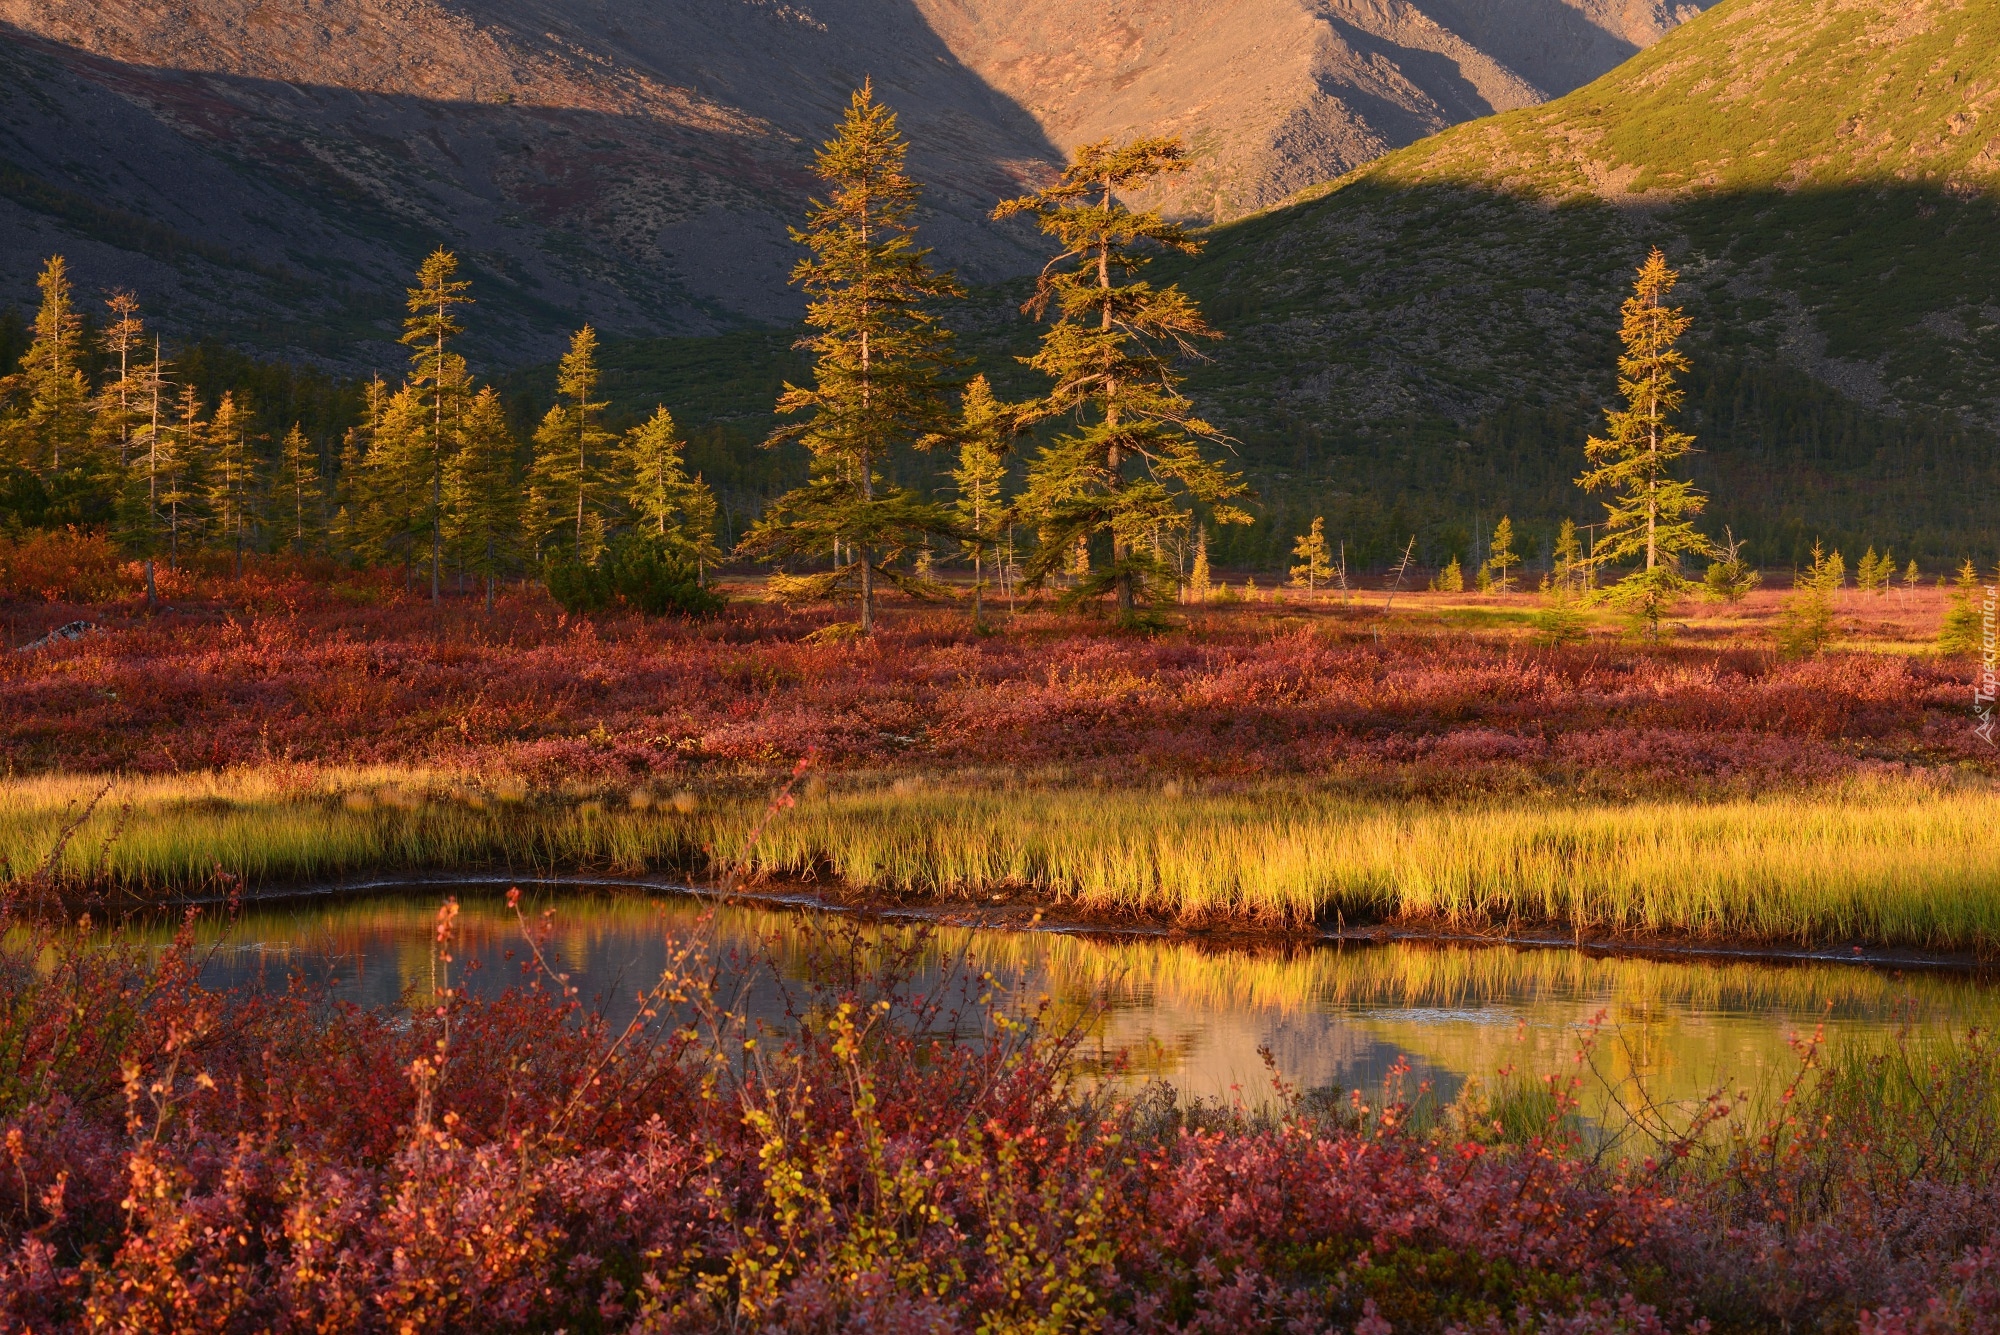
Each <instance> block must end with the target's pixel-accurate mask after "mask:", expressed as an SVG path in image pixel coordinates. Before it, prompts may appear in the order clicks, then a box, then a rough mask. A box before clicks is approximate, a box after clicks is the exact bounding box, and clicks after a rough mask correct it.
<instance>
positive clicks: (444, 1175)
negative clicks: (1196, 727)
mask: <svg viewBox="0 0 2000 1335" xmlns="http://www.w3.org/2000/svg"><path fill="white" fill-rule="evenodd" d="M450 926H451V916H450V912H449V908H448V909H447V912H446V913H445V914H443V915H441V917H440V933H439V940H440V943H441V954H440V962H441V963H442V964H444V965H445V966H446V967H447V969H448V968H449V960H448V952H449V947H450ZM18 939H19V938H16V940H17V942H18ZM836 944H838V943H836ZM37 945H38V946H39V947H45V948H46V949H48V950H49V951H50V952H52V954H53V956H54V958H55V961H56V968H57V970H58V972H59V973H60V974H61V975H62V976H63V977H65V978H69V979H71V980H76V981H73V982H72V984H71V985H69V986H68V987H67V988H42V987H39V986H37V985H36V984H35V983H33V982H32V981H30V975H29V974H28V973H26V972H23V971H24V970H27V969H30V968H32V967H33V966H32V964H31V962H30V959H31V956H30V955H29V954H24V953H22V948H21V947H19V946H18V944H17V946H16V947H15V948H13V949H12V950H10V952H9V953H8V954H7V956H6V958H5V960H4V963H5V965H6V968H7V969H8V971H9V972H8V973H7V974H6V982H7V986H8V989H9V990H8V993H7V999H8V1002H9V1004H8V1005H7V1006H6V1007H5V1008H4V1009H0V1050H5V1051H8V1052H10V1053H21V1054H24V1057H23V1059H22V1060H21V1061H19V1062H18V1063H15V1065H16V1066H17V1067H18V1076H17V1078H16V1082H15V1083H14V1084H11V1085H9V1086H8V1087H7V1091H6V1093H5V1095H4V1096H0V1158H4V1160H5V1162H4V1163H0V1176H4V1178H5V1180H6V1182H7V1184H8V1185H7V1187H6V1189H5V1190H4V1191H0V1326H4V1328H6V1329H10V1330H12V1329H33V1330H38V1331H55V1330H70V1329H75V1330H81V1329H86V1328H88V1329H118V1330H123V1331H137V1332H143V1331H162V1332H166V1331H174V1332H183V1331H202V1330H214V1331H237V1330H243V1331H249V1330H259V1331H262V1330H274V1331H293V1330H298V1331H305V1330H312V1331H327V1330H371V1329H383V1330H416V1331H429V1330H440V1331H441V1330H452V1329H480V1330H494V1331H497V1330H544V1329H553V1328H558V1327H561V1328H566V1329H572V1330H574V1329H620V1330H633V1331H685V1330H713V1329H723V1328H730V1329H738V1328H746V1327H754V1328H756V1329H760V1330H778V1331H806V1330H813V1331H822V1330H854V1331H863V1330H865V1331H880V1330H890V1331H894V1330H904V1329H911V1330H918V1329H921V1330H926V1331H953V1330H968V1331H969V1330H973V1329H993V1328H1000V1327H1006V1328H1011V1329H1026V1328H1034V1329H1049V1330H1054V1329H1067V1328H1088V1327H1098V1328H1102V1329H1104V1330H1106V1331H1113V1332H1126V1331H1130V1332H1139V1331H1148V1332H1151V1331H1180V1332H1229V1335H1249V1333H1250V1332H1257V1331H1271V1332H1279V1331H1285V1332H1290V1331H1298V1330H1335V1329H1337V1330H1354V1331H1364V1332H1370V1333H1371V1335H1383V1333H1384V1332H1389V1331H1445V1330H1455V1331H1456V1330H1463V1331H1490V1332H1496V1333H1497V1332H1519V1331H1529V1330H1543V1331H1559V1332H1576V1333H1577V1335H1586V1333H1595V1332H1613V1331H1622V1332H1659V1331H1665V1330H1668V1329H1684V1328H1700V1324H1701V1323H1703V1322H1704V1321H1705V1320H1707V1319H1710V1318H1713V1319H1716V1320H1718V1321H1720V1322H1722V1323H1723V1324H1724V1325H1726V1326H1728V1327H1731V1328H1749V1327H1758V1328H1763V1327H1770V1328H1779V1327H1789V1328H1808V1327H1810V1328H1823V1327H1825V1326H1827V1325H1833V1326H1837V1327H1838V1326H1849V1327H1851V1326H1852V1325H1853V1324H1854V1323H1855V1322H1857V1321H1859V1322H1861V1323H1862V1325H1863V1327H1864V1328H1865V1329H1869V1330H1872V1331H1878V1332H1882V1335H1889V1333H1890V1332H1896V1333H1898V1335H1900V1333H1901V1332H1916V1331H1925V1332H1929V1331H1938V1330H1953V1331H1969V1330H1982V1329H1991V1328H1992V1326H1991V1322H1992V1318H1993V1316H1994V1312H1995V1293H1996V1286H1995V1284H1994V1275H1995V1273H1996V1265H1995V1261H1994V1258H1995V1256H1996V1254H2000V1253H1996V1250H1995V1248H1996V1245H2000V1190H1996V1171H1995V1170H1996V1158H2000V1150H1996V1145H1995V1137H1994V1134H1993V1133H1994V1131H1995V1120H1994V1115H1993V1107H1994V1100H1995V1096H1996V1092H1997V1091H2000V1058H1996V1054H1995V1053H1994V1051H1993V1049H1992V1048H1991V1047H1990V1046H1982V1045H1981V1044H1980V1043H1979V1042H1978V1041H1976V1040H1975V1041H1974V1042H1973V1043H1971V1044H1970V1045H1964V1046H1960V1047H1958V1048H1956V1049H1953V1050H1952V1051H1953V1054H1954V1055H1951V1056H1949V1057H1947V1058H1942V1059H1941V1058H1939V1057H1938V1056H1937V1055H1936V1053H1935V1052H1934V1051H1933V1050H1930V1049H1926V1050H1924V1051H1922V1052H1918V1051H1916V1050H1906V1051H1903V1052H1901V1053H1900V1055H1898V1054H1890V1055H1888V1056H1885V1057H1883V1058H1881V1059H1880V1060H1882V1061H1886V1062H1890V1063H1892V1066H1891V1067H1886V1068H1885V1067H1881V1066H1875V1067H1869V1068H1865V1069H1863V1068H1842V1069H1841V1070H1839V1071H1834V1072H1829V1073H1827V1074H1825V1075H1824V1076H1822V1077H1820V1078H1817V1079H1815V1080H1805V1081H1802V1082H1801V1084H1800V1085H1799V1086H1798V1088H1797V1091H1796V1094H1797V1097H1795V1098H1788V1099H1787V1101H1786V1103H1785V1105H1784V1108H1783V1110H1782V1111H1781V1112H1780V1113H1779V1115H1778V1116H1777V1117H1776V1118H1775V1119H1774V1120H1772V1121H1771V1122H1770V1123H1769V1124H1767V1125H1765V1124H1754V1125H1750V1126H1747V1127H1746V1128H1745V1129H1744V1130H1743V1132H1742V1134H1740V1135H1738V1136H1737V1137H1736V1138H1734V1139H1728V1138H1725V1139H1724V1140H1723V1141H1722V1142H1721V1144H1722V1147H1723V1148H1722V1152H1721V1153H1720V1154H1718V1155H1715V1156H1713V1157H1703V1156H1702V1155H1701V1154H1699V1153H1693V1154H1683V1153H1680V1152H1678V1151H1679V1150H1682V1149H1694V1148H1695V1146H1694V1145H1693V1144H1689V1145H1687V1146H1680V1147H1675V1149H1676V1152H1675V1153H1672V1154H1669V1155H1667V1156H1666V1158H1665V1159H1664V1160H1663V1161H1662V1166H1657V1167H1656V1166H1655V1165H1653V1164H1651V1163H1635V1164H1627V1165H1623V1166H1619V1165H1614V1164H1606V1163H1600V1162H1598V1161H1597V1160H1595V1159H1594V1158H1593V1157H1592V1156H1590V1155H1588V1154H1586V1153H1583V1152H1581V1149H1582V1147H1581V1146H1580V1144H1579V1143H1578V1142H1577V1141H1576V1139H1575V1138H1574V1137H1573V1136H1571V1135H1569V1134H1568V1133H1565V1132H1563V1131H1562V1130H1561V1127H1562V1125H1563V1124H1562V1123H1561V1122H1560V1120H1557V1121H1552V1122H1551V1123H1550V1124H1549V1129H1548V1131H1547V1132H1546V1133H1545V1134H1543V1135H1542V1136H1539V1137H1536V1138H1533V1139H1530V1140H1528V1141H1527V1142H1525V1143H1515V1144H1498V1145H1495V1144H1487V1143H1471V1142H1466V1141H1459V1140H1456V1139H1454V1138H1452V1137H1451V1136H1450V1135H1447V1134H1444V1133H1442V1132H1432V1131H1425V1130H1423V1129H1421V1128H1420V1127H1419V1126H1417V1125H1416V1124H1415V1123H1413V1122H1412V1121H1411V1120H1410V1119H1409V1118H1408V1116H1407V1113H1408V1109H1406V1108H1404V1107H1402V1106H1401V1105H1400V1104H1398V1103H1396V1102H1394V1101H1393V1099H1392V1100H1388V1101H1385V1103H1384V1105H1383V1106H1381V1107H1379V1108H1375V1109H1367V1108H1364V1107H1362V1106H1361V1104H1360V1101H1359V1100H1358V1099H1357V1100H1356V1106H1355V1108H1354V1109H1352V1110H1349V1111H1347V1112H1340V1113H1332V1112H1312V1111H1309V1110H1308V1109H1306V1108H1305V1107H1304V1106H1301V1107H1300V1108H1297V1109H1295V1110H1294V1111H1293V1112H1291V1113H1290V1114H1289V1115H1286V1116H1285V1117H1283V1118H1280V1119H1277V1120H1268V1119H1259V1118H1252V1117H1248V1116H1246V1115H1244V1114H1242V1113H1240V1112H1237V1113H1233V1114H1227V1113H1226V1114H1221V1115H1217V1114H1215V1113H1212V1112H1211V1113H1210V1114H1207V1115H1205V1122H1204V1125H1205V1127H1206V1129H1201V1128H1200V1127H1196V1126H1190V1127H1183V1126H1182V1125H1181V1124H1180V1117H1179V1115H1178V1114H1174V1115H1172V1116H1165V1117H1163V1114H1162V1108H1163V1105H1161V1104H1159V1103H1158V1102H1157V1101H1151V1102H1149V1101H1143V1100H1142V1101H1141V1102H1139V1103H1138V1104H1134V1105H1121V1104H1113V1103H1108V1102H1105V1101H1102V1100H1100V1099H1095V1098H1090V1097H1085V1096H1083V1095H1082V1094H1081V1093H1080V1092H1079V1091H1078V1090H1077V1089H1075V1088H1073V1087H1072V1086H1071V1085H1070V1084H1069V1083H1068V1078H1067V1074H1066V1073H1067V1070H1068V1067H1067V1054H1068V1049H1067V1047H1066V1045H1065V1044H1064V1043H1063V1042H1062V1041H1061V1040H1060V1039H1059V1038H1058V1037H1055V1036H1051V1035H1047V1034H1043V1035H1034V1034H1023V1033H1021V1032H1020V1031H1018V1030H1012V1029H1008V1028H1005V1027H1000V1026H996V1025H993V1024H989V1025H988V1027H987V1028H986V1030H985V1031H984V1036H983V1037H977V1038H974V1039H972V1040H970V1041H959V1040H954V1039H950V1038H944V1037H938V1036H937V1035H938V1034H939V1033H940V1032H943V1033H950V1032H953V1031H954V1027H953V1026H945V1027H944V1028H943V1029H942V1030H940V1028H939V1027H938V1024H937V1021H938V1018H939V1016H940V1014H941V1012H942V1010H943V1008H944V1007H946V1006H948V1005H952V1004H955V1001H956V1000H957V999H960V998H961V997H962V994H956V993H951V992H949V991H948V990H945V989H940V990H939V991H935V992H931V993H927V994H926V993H914V992H911V991H909V990H908V989H904V988H898V987H896V986H894V985H893V984H880V985H878V984H877V983H876V982H875V981H872V980H871V979H869V978H867V977H858V976H852V975H849V976H847V977H846V978H845V981H844V982H843V983H840V984H839V985H835V984H833V983H828V984H824V985H822V986H821V988H820V989H819V990H817V991H816V992H814V993H812V994H810V995H808V996H807V997H805V998H803V1003H804V1004H803V1009H802V1014H804V1015H805V1017H806V1018H805V1019H804V1020H803V1021H802V1022H801V1024H800V1025H799V1027H798V1028H797V1029H795V1030H794V1031H792V1032H791V1033H789V1034H788V1035H783V1036H780V1035H768V1034H752V1033H748V1032H746V1031H745V1030H743V1029H742V1028H740V1027H739V1026H737V1025H735V1024H734V1023H733V1022H732V1021H730V1019H729V1017H728V1016H727V1014H726V1013H725V1012H724V1011H722V1010H721V1009H719V1008H717V1007H716V1006H715V1005H714V1004H713V1002H712V1000H711V998H712V997H713V995H714V993H713V990H712V987H711V986H710V985H708V984H707V983H705V982H704V979H706V978H707V977H708V976H709V975H708V974H707V973H706V971H705V969H704V967H703V966H702V965H701V962H700V959H699V956H698V955H692V956H689V957H687V959H688V964H687V967H686V968H684V969H682V970H680V971H678V972H676V973H674V974H672V975H670V976H669V977H668V978H667V979H664V980H663V981H662V985H661V986H660V987H658V988H656V989H655V990H654V991H653V992H652V993H651V994H649V999H648V1002H647V1005H646V1007H645V1009H644V1010H642V1011H641V1013H640V1018H639V1019H638V1020H636V1021H635V1022H634V1026H633V1027H631V1028H628V1029H626V1030H624V1031H620V1032H616V1033H614V1032H612V1031H611V1030H610V1029H608V1028H607V1027H606V1026H605V1025H603V1024H602V1023H601V1022H600V1021H599V1020H597V1019H595V1018H594V1017H591V1016H587V1015H583V1014H580V1013H579V1012H578V1011H577V1010H576V1008H575V1006H574V1004H573V1003H572V1002H570V1001H569V1000H568V999H567V998H566V996H564V995H563V992H564V991H566V989H563V988H561V987H560V985H559V984H558V983H557V982H556V980H553V979H548V978H546V977H545V976H542V975H539V974H538V975H536V976H534V977H531V979H530V980H529V981H528V983H527V985H525V986H524V987H523V988H521V989H519V990H517V991H515V992H513V993H510V994H508V995H506V996H504V997H502V998H500V999H497V1000H488V1001H481V1000H477V999H475V998H472V997H469V996H467V995H466V994H465V993H464V992H463V991H462V990H447V991H446V992H445V993H444V994H443V995H441V996H439V997H437V998H433V999H413V1005H414V1009H413V1011H412V1012H411V1013H410V1014H409V1016H408V1017H407V1022H405V1021H403V1020H399V1019H398V1018H397V1017H393V1016H387V1015H379V1014H366V1013H363V1012H359V1011H356V1010H353V1009H351V1008H328V1007H326V1006H324V1005H323V1004H321V1003H320V1002H318V1001H317V1000H316V999H314V998H313V997H311V996H307V995H303V994H293V995H288V996H281V997H251V996H217V995H214V994H210V993H207V992H204V991H202V990H201V989H200V988H199V987H198V986H197V985H196V984H195V982H194V981H193V978H192V973H191V971H190V969H189V968H188V960H187V947H186V943H185V941H183V943H182V945H181V946H180V947H178V948H177V949H176V950H174V951H171V952H169V953H168V954H167V956H166V957H165V958H164V959H163V960H161V961H160V962H159V963H158V964H157V966H156V967H155V966H153V965H151V964H149V963H147V962H146V961H144V960H143V959H142V958H141V957H137V956H133V955H131V954H129V953H127V952H123V951H121V950H119V949H118V948H117V947H116V946H115V945H111V946H107V945H104V944H101V943H96V942H92V941H91V940H89V939H87V938H84V937H81V936H79V935H76V934H69V935H65V936H60V937H54V938H44V940H42V941H41V942H39V943H37ZM530 953H532V952H530ZM834 953H837V952H830V954H834ZM888 976H889V977H890V978H894V977H896V976H900V974H899V972H898V970H896V969H895V968H894V967H893V966H892V967H891V968H890V969H889V970H888ZM543 983H548V984H550V986H549V987H544V986H542V985H541V984H543ZM885 987H886V988H887V989H888V990H887V991H885V990H884V988H885ZM78 988H81V989H82V990H81V991H80V992H79V991H78V990H77V989H78ZM100 997H101V999H102V1000H103V1001H104V1002H105V1005H104V1006H103V1008H102V1010H101V1011H100V1010H99V1009H97V1008H95V1007H93V1006H92V1005H90V1004H89V1003H91V1002H93V1001H96V1000H98V999H100ZM134 997H137V998H139V1000H138V1002H137V1003H136V1004H135V1003H134V1001H133V998H134ZM78 1000H82V1001H83V1002H85V1003H86V1004H85V1006H84V1008H83V1009H81V1010H78V1009H77V1008H76V1006H75V1005H74V1004H73V1003H75V1002H76V1001H78ZM100 1013H101V1014H104V1015H107V1016H112V1017H119V1018H115V1022H114V1023H112V1024H111V1025H110V1026H109V1028H108V1029H107V1030H106V1032H105V1033H103V1034H101V1035H97V1036H95V1037H94V1038H92V1039H91V1040H90V1042H89V1043H87V1044H85V1046H86V1047H87V1048H90V1050H91V1051H90V1052H89V1053H85V1054H83V1055H81V1056H75V1057H73V1056H71V1055H70V1043H69V1040H70V1039H71V1038H76V1037H81V1036H82V1035H84V1034H86V1033H90V1032H92V1031H93V1030H94V1028H95V1026H96V1020H95V1018H94V1017H95V1016H97V1015H98V1014H100ZM697 1035H699V1036H700V1037H697ZM752 1037H755V1038H756V1039H757V1040H758V1041H757V1042H756V1043H755V1044H750V1043H747V1042H746V1039H748V1038H752ZM107 1046H115V1047H116V1048H117V1077H116V1084H117V1088H116V1090H114V1092H113V1093H112V1094H111V1095H108V1096H107V1094H106V1092H105V1089H104V1085H105V1080H106V1076H105V1071H104V1062H103V1061H102V1059H101V1058H100V1057H98V1056H95V1055H92V1054H93V1053H98V1052H102V1051H103V1050H104V1049H105V1048H106V1047H107ZM1939 1061H1942V1062H1943V1065H1942V1066H1940V1065H1938V1063H1939ZM1896 1062H1901V1063H1902V1066H1900V1067H1895V1066H1893V1063H1896ZM1926 1062H1929V1063H1931V1067H1932V1069H1929V1071H1928V1074H1926V1073H1925V1071H1924V1070H1923V1069H1920V1068H1922V1067H1923V1065H1924V1063H1926ZM1899 1072H1900V1074H1899ZM1906 1076H1915V1077H1922V1078H1921V1079H1919V1080H1918V1081H1917V1083H1914V1084H1912V1083H1910V1082H1909V1081H1908V1080H1906V1079H1904V1077H1906ZM1885 1090H1886V1091H1890V1093H1889V1094H1888V1095H1884V1093H1883V1091H1885ZM1898 1090H1900V1091H1903V1093H1904V1094H1906V1095H1908V1096H1909V1097H1898V1096H1896V1094H1895V1091H1898Z"/></svg>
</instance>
